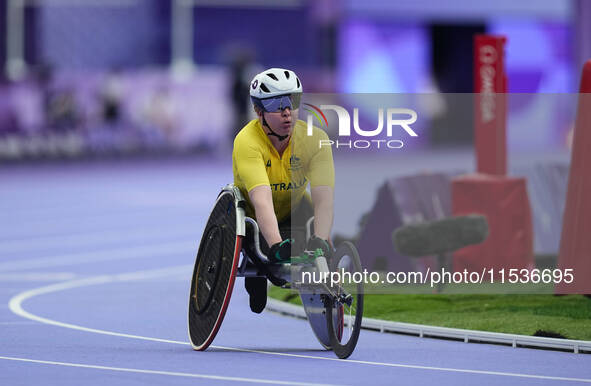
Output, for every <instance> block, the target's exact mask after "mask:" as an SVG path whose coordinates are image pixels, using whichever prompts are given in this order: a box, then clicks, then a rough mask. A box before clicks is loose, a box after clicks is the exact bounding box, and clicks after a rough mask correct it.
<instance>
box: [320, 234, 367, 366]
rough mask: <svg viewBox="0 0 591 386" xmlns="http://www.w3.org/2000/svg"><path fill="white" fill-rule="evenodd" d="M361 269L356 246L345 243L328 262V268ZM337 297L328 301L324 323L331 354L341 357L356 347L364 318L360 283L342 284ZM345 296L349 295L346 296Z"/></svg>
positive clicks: (353, 270) (346, 356)
mask: <svg viewBox="0 0 591 386" xmlns="http://www.w3.org/2000/svg"><path fill="white" fill-rule="evenodd" d="M336 270H341V271H342V270H344V271H346V272H350V273H351V275H352V274H353V273H354V272H361V271H362V270H361V263H360V260H359V255H358V254H357V250H356V249H355V246H354V245H353V244H351V243H348V242H346V243H344V244H342V245H341V246H339V248H338V249H337V252H336V253H335V256H334V258H333V260H332V261H331V271H336ZM335 290H336V294H337V295H338V296H337V298H332V297H331V299H330V301H329V302H328V304H327V307H326V311H327V315H326V316H327V325H328V332H329V336H330V340H331V347H332V349H333V351H334V353H335V354H336V355H337V356H338V357H339V358H341V359H344V358H348V357H349V356H350V355H351V354H352V353H353V350H355V346H356V345H357V340H358V339H359V332H360V330H361V321H362V318H363V282H359V283H351V284H349V283H341V286H339V288H338V289H335ZM345 295H348V296H345Z"/></svg>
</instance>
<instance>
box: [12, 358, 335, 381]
mask: <svg viewBox="0 0 591 386" xmlns="http://www.w3.org/2000/svg"><path fill="white" fill-rule="evenodd" d="M0 359H4V360H8V361H18V362H28V363H39V364H44V365H54V366H67V367H80V368H85V369H95V370H108V371H121V372H126V373H140V374H155V375H168V376H173V377H188V378H201V379H211V380H216V381H234V382H247V383H270V384H273V385H306V386H317V385H327V384H322V383H307V382H291V381H280V380H276V379H261V378H244V377H227V376H222V375H209V374H196V373H179V372H174V371H161V370H144V369H130V368H125V367H110V366H98V365H87V364H81V363H70V362H55V361H43V360H38V359H28V358H15V357H5V356H0Z"/></svg>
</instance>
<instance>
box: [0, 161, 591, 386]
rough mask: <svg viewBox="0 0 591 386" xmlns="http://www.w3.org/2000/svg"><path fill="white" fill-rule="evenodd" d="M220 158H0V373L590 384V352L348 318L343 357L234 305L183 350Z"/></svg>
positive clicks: (240, 292)
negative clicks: (380, 327) (368, 324)
mask: <svg viewBox="0 0 591 386" xmlns="http://www.w3.org/2000/svg"><path fill="white" fill-rule="evenodd" d="M230 180H231V166H230V165H229V164H227V163H220V162H217V161H207V162H206V161H204V160H199V159H185V160H174V161H172V160H168V161H137V160H136V161H121V162H114V161H113V162H102V163H88V164H84V163H77V164H69V165H57V164H55V165H19V166H16V167H12V168H3V169H0V218H1V225H0V300H1V302H0V342H1V346H0V385H6V386H14V385H76V386H79V385H90V386H95V385H96V386H99V385H101V386H105V385H108V386H115V385H194V384H197V383H201V384H214V385H215V384H236V383H271V384H339V385H340V384H349V385H353V384H372V385H378V384H388V385H389V384H400V385H438V386H442V385H570V384H572V385H576V384H589V383H591V355H584V354H572V353H563V352H555V351H543V350H531V349H523V348H519V349H514V348H511V347H506V346H495V345H484V344H481V345H480V344H465V343H461V342H455V341H445V340H435V339H421V338H416V337H410V336H403V335H393V334H380V333H377V332H370V331H362V333H361V336H360V339H359V344H358V346H357V349H356V351H355V352H354V354H353V355H352V357H351V358H350V360H346V361H343V360H338V359H336V357H335V356H334V355H333V353H332V352H328V351H325V350H323V349H322V348H321V346H320V345H319V343H317V341H316V339H315V337H314V335H313V333H312V330H311V329H310V328H309V326H308V325H307V323H306V322H305V321H302V320H297V319H292V318H288V317H284V316H279V315H276V314H272V313H269V312H264V313H263V314H261V315H256V314H253V313H251V312H250V310H249V308H248V299H247V296H246V295H245V290H244V285H243V282H242V281H241V280H238V281H237V282H236V285H235V288H234V293H233V296H232V300H231V303H230V307H229V310H228V313H227V315H226V318H225V320H224V323H223V324H222V327H221V329H220V332H219V334H218V336H217V338H216V339H215V340H214V342H213V346H211V347H210V349H208V350H207V351H205V352H196V351H193V350H192V349H191V346H190V345H189V343H188V338H187V326H186V314H187V302H188V292H189V284H190V275H191V270H192V264H193V260H194V255H195V251H196V248H197V244H198V242H199V239H200V236H201V231H202V229H203V226H204V223H205V220H206V218H207V215H208V214H209V210H210V207H211V205H212V204H213V201H214V199H215V196H216V194H217V193H218V191H219V189H220V188H221V187H222V186H223V185H225V184H226V183H227V182H228V181H230Z"/></svg>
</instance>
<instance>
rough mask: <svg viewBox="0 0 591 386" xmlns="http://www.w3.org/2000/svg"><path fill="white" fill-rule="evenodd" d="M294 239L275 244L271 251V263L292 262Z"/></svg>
mask: <svg viewBox="0 0 591 386" xmlns="http://www.w3.org/2000/svg"><path fill="white" fill-rule="evenodd" d="M292 245H293V240H292V239H285V240H283V241H281V242H279V243H276V244H273V245H272V246H271V248H270V249H269V255H268V257H269V261H270V262H271V263H288V262H289V261H290V260H291V247H292Z"/></svg>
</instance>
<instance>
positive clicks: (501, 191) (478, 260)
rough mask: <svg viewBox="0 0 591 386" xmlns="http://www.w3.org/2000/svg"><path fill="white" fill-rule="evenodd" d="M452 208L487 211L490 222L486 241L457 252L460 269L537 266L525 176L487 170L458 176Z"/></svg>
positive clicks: (456, 267)
mask: <svg viewBox="0 0 591 386" xmlns="http://www.w3.org/2000/svg"><path fill="white" fill-rule="evenodd" d="M452 212H453V215H454V216H458V215H465V214H470V213H478V214H483V215H485V216H486V217H487V220H488V226H489V236H488V238H487V239H486V240H485V241H484V242H483V243H481V244H477V245H471V246H468V247H466V248H462V249H460V250H458V251H457V252H455V253H454V257H453V266H454V270H455V271H456V272H458V271H463V270H464V269H467V270H468V271H470V272H471V271H477V272H482V270H483V269H487V270H488V269H491V268H494V269H495V270H498V269H501V268H505V269H509V268H533V266H534V258H533V230H532V219H531V209H530V205H529V199H528V195H527V188H526V181H525V179H523V178H511V177H503V176H493V175H487V174H469V175H464V176H460V177H457V178H455V179H454V180H452ZM495 277H498V276H497V275H495Z"/></svg>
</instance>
